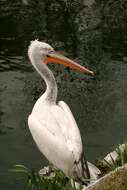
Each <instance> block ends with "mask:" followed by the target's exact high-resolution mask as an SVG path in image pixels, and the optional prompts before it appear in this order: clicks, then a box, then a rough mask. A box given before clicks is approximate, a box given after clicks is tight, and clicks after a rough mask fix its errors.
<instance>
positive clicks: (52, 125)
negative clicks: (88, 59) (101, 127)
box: [28, 40, 94, 181]
mask: <svg viewBox="0 0 127 190" xmlns="http://www.w3.org/2000/svg"><path fill="white" fill-rule="evenodd" d="M28 55H29V58H30V61H31V63H32V65H33V66H34V68H35V69H36V71H37V72H38V73H39V74H40V75H41V77H42V78H43V79H44V81H45V83H46V86H47V88H46V91H45V93H44V94H43V95H42V96H41V97H40V98H39V99H38V100H37V102H36V103H35V105H34V107H33V110H32V113H31V114H30V115H29V117H28V125H29V129H30V131H31V134H32V136H33V139H34V141H35V142H36V144H37V146H38V148H39V150H40V151H41V153H43V154H44V155H45V157H46V158H47V159H48V160H49V161H50V162H51V163H52V164H53V165H54V166H56V167H57V168H59V169H60V170H62V171H63V172H64V173H65V175H66V176H68V177H71V178H73V179H75V180H77V181H78V180H82V179H83V178H88V177H90V175H91V171H90V173H89V169H90V168H89V169H88V167H87V164H86V163H85V167H84V164H83V162H84V161H83V148H82V141H81V136H80V131H79V129H78V126H77V124H76V121H75V119H74V117H73V115H72V113H71V110H70V108H69V107H68V105H67V104H66V103H65V102H63V101H59V102H57V85H56V81H55V78H54V75H53V73H52V72H51V70H50V69H49V68H48V66H47V64H48V63H49V62H53V63H59V64H63V65H65V66H67V67H70V68H72V69H75V70H78V71H80V72H84V73H85V72H86V73H90V74H92V75H93V74H94V73H93V72H92V71H90V70H88V69H86V68H85V67H83V66H81V65H79V64H77V63H75V62H74V61H72V60H70V59H68V58H66V57H65V56H63V55H60V54H57V53H56V52H55V51H54V49H53V48H52V47H51V46H50V45H49V44H47V43H44V42H40V41H38V40H35V41H32V42H31V45H30V46H29V49H28ZM88 165H89V163H88ZM90 166H91V165H90Z"/></svg>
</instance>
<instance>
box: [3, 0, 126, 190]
mask: <svg viewBox="0 0 127 190" xmlns="http://www.w3.org/2000/svg"><path fill="white" fill-rule="evenodd" d="M66 2H68V1H66ZM69 2H70V3H68V4H65V1H62V0H61V1H55V0H54V1H45V2H40V1H35V0H32V1H29V0H28V1H27V0H25V1H20V2H19V1H15V3H13V4H12V3H9V2H8V1H7V0H4V1H1V2H0V10H1V16H0V21H2V22H1V26H2V27H1V28H0V44H1V47H0V150H1V153H2V154H1V156H0V169H1V171H0V186H1V188H2V189H5V190H9V189H25V187H23V186H22V185H21V184H19V183H17V182H16V181H15V180H14V178H15V177H12V174H10V173H8V168H10V167H11V166H12V165H13V164H17V163H22V164H25V165H27V166H28V167H30V168H33V167H35V168H40V167H42V165H44V163H45V162H46V161H45V159H44V158H43V156H42V155H41V154H40V153H39V151H38V150H37V148H36V146H35V144H34V142H33V140H32V138H31V135H30V132H29V130H28V126H27V117H28V115H29V113H30V112H31V109H32V107H33V105H34V102H35V101H36V99H37V98H38V97H39V96H40V95H41V94H42V92H44V90H45V84H44V82H43V81H42V80H41V79H40V77H39V76H38V74H37V73H36V72H33V68H32V66H31V64H29V61H28V58H27V47H28V45H29V41H30V40H31V39H35V38H39V39H41V40H45V41H48V42H50V43H51V45H53V46H54V47H56V49H60V50H64V51H66V53H65V54H66V55H67V56H69V57H73V58H76V59H77V61H78V62H79V63H81V64H84V65H85V66H88V67H89V68H90V69H93V70H94V71H95V72H96V76H95V77H90V76H84V75H83V74H80V73H75V72H74V71H70V70H68V69H65V68H63V67H62V66H53V65H52V64H51V65H50V68H51V69H52V70H53V73H54V75H55V77H56V80H57V83H58V87H59V94H58V100H64V101H66V102H67V103H68V105H69V106H70V107H71V110H72V112H73V114H74V116H75V118H76V121H77V123H78V126H79V127H80V130H81V134H82V139H83V143H84V145H85V152H86V153H87V158H88V159H89V160H92V161H94V160H95V158H96V157H97V156H99V155H100V154H105V153H106V152H108V151H109V149H110V147H111V146H112V145H114V144H117V143H120V142H123V140H124V139H126V136H127V135H126V134H127V128H126V123H127V98H126V95H127V83H126V81H127V57H126V54H125V51H124V49H122V48H121V49H120V50H121V51H120V50H119V52H117V51H114V49H115V48H114V47H115V45H114V44H112V43H111V41H110V43H109V44H108V42H107V41H106V44H103V43H102V41H103V40H104V38H105V35H106V34H105V33H104V36H103V32H102V30H101V29H100V28H99V27H100V25H99V24H100V22H101V17H100V13H99V9H97V7H96V8H95V7H91V6H92V5H93V2H94V1H93V0H92V1H91V3H88V1H86V4H85V5H83V2H82V1H76V0H75V1H73V4H72V3H71V2H72V1H69ZM84 2H85V1H84ZM35 7H36V9H35ZM98 25H99V27H98ZM97 27H98V28H97ZM103 27H104V26H103ZM8 28H9V29H8ZM110 35H111V34H110ZM117 35H118V34H117ZM107 36H108V35H107ZM110 37H111V36H110ZM114 38H115V37H114ZM102 39H103V40H102ZM107 39H108V37H107ZM107 39H106V40H107ZM121 40H122V37H121ZM122 43H123V42H121V44H122ZM121 44H120V47H124V46H122V45H121ZM117 45H118V42H117ZM115 50H116V49H115Z"/></svg>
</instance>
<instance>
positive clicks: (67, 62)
mask: <svg viewBox="0 0 127 190" xmlns="http://www.w3.org/2000/svg"><path fill="white" fill-rule="evenodd" d="M49 62H53V63H58V64H62V65H64V66H65V67H69V68H71V69H74V70H77V71H80V72H82V73H89V74H91V75H94V72H93V71H90V70H89V69H87V68H85V67H83V66H81V65H79V64H78V63H76V62H74V61H72V60H71V59H69V58H67V57H65V56H63V55H61V54H58V53H56V52H51V53H50V54H48V56H47V58H45V60H44V63H45V64H48V63H49Z"/></svg>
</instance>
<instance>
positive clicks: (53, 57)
mask: <svg viewBox="0 0 127 190" xmlns="http://www.w3.org/2000/svg"><path fill="white" fill-rule="evenodd" d="M28 55H29V58H30V60H31V62H32V63H33V62H34V63H38V62H40V61H41V63H42V64H45V65H47V64H48V63H49V62H52V63H58V64H63V65H64V66H66V67H69V68H72V69H74V70H77V71H80V72H85V73H89V74H91V75H94V72H93V71H90V70H89V69H87V68H85V67H83V66H81V65H79V64H77V63H76V62H74V61H72V60H71V59H69V58H67V57H65V56H63V55H61V54H59V53H57V52H56V51H55V50H54V49H53V48H52V47H51V46H50V45H49V44H47V43H45V42H40V41H38V40H35V41H32V42H31V44H30V46H29V49H28ZM34 59H36V61H33V60H34Z"/></svg>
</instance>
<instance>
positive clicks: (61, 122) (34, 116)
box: [28, 101, 82, 175]
mask: <svg viewBox="0 0 127 190" xmlns="http://www.w3.org/2000/svg"><path fill="white" fill-rule="evenodd" d="M42 108H43V109H42ZM28 125H29V128H30V131H31V133H32V136H33V139H34V140H35V142H36V144H37V146H38V148H39V149H40V151H41V152H42V153H43V154H44V155H45V156H46V158H47V159H48V160H49V161H50V162H51V163H53V164H54V165H55V166H57V167H58V168H59V169H61V170H63V172H64V173H66V174H68V175H69V171H71V169H72V168H73V165H74V162H75V161H79V159H80V157H81V153H82V142H81V137H80V132H79V129H78V127H77V124H76V122H75V120H74V117H73V115H72V113H71V111H70V109H69V107H68V106H67V104H65V103H64V102H62V101H60V102H59V103H58V105H49V106H48V105H46V106H45V107H44V106H43V107H41V108H40V107H38V109H37V108H36V107H35V109H33V111H32V113H31V115H30V116H29V118H28Z"/></svg>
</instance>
